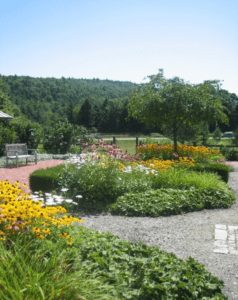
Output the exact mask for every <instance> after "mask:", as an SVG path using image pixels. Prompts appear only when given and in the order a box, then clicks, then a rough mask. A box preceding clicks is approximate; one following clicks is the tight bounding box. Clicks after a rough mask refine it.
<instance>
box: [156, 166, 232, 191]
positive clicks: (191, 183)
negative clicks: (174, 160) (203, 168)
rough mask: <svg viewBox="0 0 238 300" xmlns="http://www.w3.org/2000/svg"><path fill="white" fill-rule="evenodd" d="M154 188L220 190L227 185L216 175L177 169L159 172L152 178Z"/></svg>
mask: <svg viewBox="0 0 238 300" xmlns="http://www.w3.org/2000/svg"><path fill="white" fill-rule="evenodd" d="M151 180H152V182H153V183H152V188H153V189H160V188H177V189H186V188H189V187H195V188H198V189H199V188H200V189H202V190H203V189H213V190H216V189H217V190H218V189H220V188H221V187H225V186H227V184H226V183H225V182H223V181H221V179H220V176H219V175H217V174H216V173H206V172H201V173H199V172H196V171H193V169H180V168H175V169H173V170H168V171H166V172H159V173H158V175H157V176H151Z"/></svg>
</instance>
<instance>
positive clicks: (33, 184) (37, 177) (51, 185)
mask: <svg viewBox="0 0 238 300" xmlns="http://www.w3.org/2000/svg"><path fill="white" fill-rule="evenodd" d="M72 168H73V166H72ZM63 169H64V165H63V164H62V165H58V166H55V167H51V168H46V169H38V170H36V171H34V172H33V173H31V174H30V188H31V190H32V192H35V191H42V192H45V193H49V192H50V191H52V190H58V189H59V188H60V185H59V178H60V174H62V173H63Z"/></svg>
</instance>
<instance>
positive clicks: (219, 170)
mask: <svg viewBox="0 0 238 300" xmlns="http://www.w3.org/2000/svg"><path fill="white" fill-rule="evenodd" d="M193 170H194V171H197V172H204V171H205V172H208V173H216V174H218V175H219V176H220V177H221V179H222V180H223V181H224V182H226V183H227V182H228V180H229V170H230V168H229V166H225V165H221V164H206V165H203V164H199V163H196V164H195V167H194V168H193Z"/></svg>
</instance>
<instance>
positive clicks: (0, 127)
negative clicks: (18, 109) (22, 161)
mask: <svg viewBox="0 0 238 300" xmlns="http://www.w3.org/2000/svg"><path fill="white" fill-rule="evenodd" d="M0 132H1V134H0V156H3V155H5V154H6V153H5V144H13V143H14V142H15V140H16V132H15V131H12V130H11V129H10V127H9V126H8V125H7V124H6V123H5V124H4V123H0Z"/></svg>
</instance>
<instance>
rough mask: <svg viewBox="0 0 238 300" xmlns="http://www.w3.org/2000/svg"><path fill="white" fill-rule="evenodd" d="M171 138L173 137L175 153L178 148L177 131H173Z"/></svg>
mask: <svg viewBox="0 0 238 300" xmlns="http://www.w3.org/2000/svg"><path fill="white" fill-rule="evenodd" d="M173 136H174V152H175V153H177V150H178V147H177V136H178V130H176V129H174V132H173Z"/></svg>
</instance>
